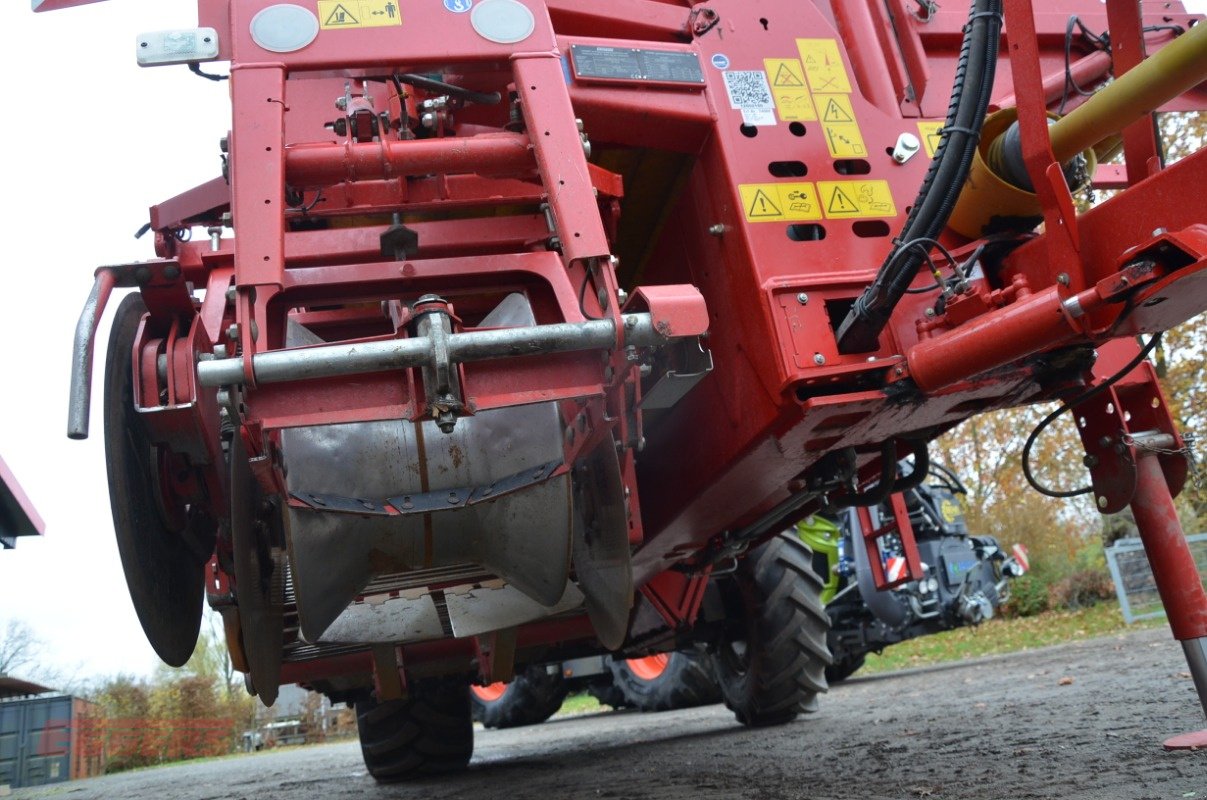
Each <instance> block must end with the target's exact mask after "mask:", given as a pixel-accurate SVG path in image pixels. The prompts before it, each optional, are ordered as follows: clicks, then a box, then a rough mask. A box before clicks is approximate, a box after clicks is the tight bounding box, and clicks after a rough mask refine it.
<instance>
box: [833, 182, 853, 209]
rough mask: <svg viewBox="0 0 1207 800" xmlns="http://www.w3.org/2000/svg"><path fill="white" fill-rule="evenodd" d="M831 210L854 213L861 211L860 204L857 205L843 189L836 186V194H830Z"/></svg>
mask: <svg viewBox="0 0 1207 800" xmlns="http://www.w3.org/2000/svg"><path fill="white" fill-rule="evenodd" d="M829 211H830V213H831V214H854V213H857V212H858V211H859V206H857V205H855V203H854V202H853V201H852V200H851V198H849V197H847V195H846V193H845V192H843V190H842V189H840V188H839V187H837V186H835V187H834V194H833V195H831V196H830V207H829Z"/></svg>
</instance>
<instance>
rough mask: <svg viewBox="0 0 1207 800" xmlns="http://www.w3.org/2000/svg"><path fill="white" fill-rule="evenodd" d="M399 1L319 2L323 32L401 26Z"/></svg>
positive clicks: (340, 0)
mask: <svg viewBox="0 0 1207 800" xmlns="http://www.w3.org/2000/svg"><path fill="white" fill-rule="evenodd" d="M398 2H399V0H318V3H319V24H320V25H321V27H322V28H323V30H339V29H341V28H381V27H385V26H387V25H401V24H402V12H401V10H400V9H399V8H398Z"/></svg>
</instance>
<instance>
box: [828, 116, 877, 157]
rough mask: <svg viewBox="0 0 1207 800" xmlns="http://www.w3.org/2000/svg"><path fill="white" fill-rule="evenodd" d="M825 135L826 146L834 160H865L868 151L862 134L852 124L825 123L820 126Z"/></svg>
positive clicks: (856, 126) (857, 127)
mask: <svg viewBox="0 0 1207 800" xmlns="http://www.w3.org/2000/svg"><path fill="white" fill-rule="evenodd" d="M822 129H823V130H824V131H825V134H826V146H827V147H829V148H830V155H831V156H833V157H834V158H866V157H867V154H868V149H867V147H866V146H865V145H864V143H863V134H862V133H860V132H859V126H858V125H856V124H855V123H853V122H826V123H823V124H822Z"/></svg>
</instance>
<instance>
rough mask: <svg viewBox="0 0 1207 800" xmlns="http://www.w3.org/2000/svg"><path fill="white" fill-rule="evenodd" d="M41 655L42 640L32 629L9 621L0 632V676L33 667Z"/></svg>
mask: <svg viewBox="0 0 1207 800" xmlns="http://www.w3.org/2000/svg"><path fill="white" fill-rule="evenodd" d="M41 654H42V640H41V639H39V638H38V637H37V635H35V634H34V632H33V628H31V627H29V626H28V625H26V624H25V623H24V622H22V621H21V620H19V619H10V620H9V621H8V624H7V625H5V627H4V630H3V632H0V675H10V674H12V673H13V672H16V671H17V670H27V669H28V668H30V667H32V666H34V665H35V664H36V663H37V661H38V659H39V657H40V656H41Z"/></svg>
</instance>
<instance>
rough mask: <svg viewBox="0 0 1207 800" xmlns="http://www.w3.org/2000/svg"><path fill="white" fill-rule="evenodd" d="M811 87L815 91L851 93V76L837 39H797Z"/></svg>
mask: <svg viewBox="0 0 1207 800" xmlns="http://www.w3.org/2000/svg"><path fill="white" fill-rule="evenodd" d="M796 46H797V48H798V49H799V50H800V60H801V61H802V62H803V63H804V65H805V75H806V76H808V78H809V88H811V89H812V90H813V91H814V92H831V93H836V94H837V93H841V94H850V93H851V76H850V75H848V74H847V65H846V63H845V62H844V61H843V60H842V53H841V52H839V49H838V41H837V40H836V39H797V40H796Z"/></svg>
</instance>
